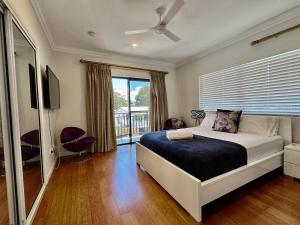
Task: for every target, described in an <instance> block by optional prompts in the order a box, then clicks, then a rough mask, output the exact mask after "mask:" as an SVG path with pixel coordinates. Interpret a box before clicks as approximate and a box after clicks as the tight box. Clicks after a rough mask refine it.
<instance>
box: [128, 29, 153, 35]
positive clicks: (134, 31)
mask: <svg viewBox="0 0 300 225" xmlns="http://www.w3.org/2000/svg"><path fill="white" fill-rule="evenodd" d="M150 30H151V29H143V30H130V31H125V34H126V35H131V34H142V33H146V32H148V31H150Z"/></svg>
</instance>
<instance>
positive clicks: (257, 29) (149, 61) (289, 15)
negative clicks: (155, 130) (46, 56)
mask: <svg viewBox="0 0 300 225" xmlns="http://www.w3.org/2000/svg"><path fill="white" fill-rule="evenodd" d="M30 2H31V4H32V6H33V9H34V11H35V13H36V15H37V17H38V20H39V22H40V24H41V26H42V29H43V31H44V33H45V35H46V37H47V39H48V42H49V44H50V46H51V48H52V50H53V51H56V52H64V53H69V54H76V55H84V56H89V57H96V58H104V59H107V60H122V61H126V62H131V63H139V64H143V65H145V66H149V67H153V66H154V67H155V66H156V67H157V66H158V67H165V68H179V67H181V66H184V65H186V64H188V63H191V62H193V61H196V60H199V59H201V58H203V57H205V56H207V55H209V54H212V53H214V52H216V51H219V50H221V49H223V48H226V47H228V46H230V45H233V44H235V43H237V42H240V41H242V40H244V39H247V38H249V37H251V36H254V35H256V34H259V33H261V32H263V31H266V30H269V29H271V28H274V27H276V26H278V25H280V24H283V23H287V24H286V25H287V26H289V23H288V22H290V24H292V22H291V20H292V19H294V18H296V17H298V16H300V6H298V7H295V8H293V9H291V10H288V11H286V12H284V13H282V14H280V15H278V16H275V17H273V18H271V19H269V20H267V21H264V22H262V23H260V24H258V25H255V26H253V27H252V28H250V29H248V30H246V31H244V32H242V33H240V34H238V35H235V37H233V38H229V39H228V40H226V41H224V42H222V43H220V44H217V45H214V46H212V47H210V48H208V49H206V50H203V51H201V52H200V53H198V54H195V55H194V56H191V57H188V58H186V59H183V60H181V61H179V62H177V63H171V62H163V61H160V60H155V59H153V58H147V57H141V56H130V55H122V54H120V53H106V52H105V53H104V52H100V51H88V50H84V49H77V48H72V47H66V46H58V45H56V44H55V42H54V38H53V36H52V34H51V31H50V29H49V26H48V23H47V20H46V19H45V18H44V14H43V13H42V10H41V7H40V5H39V3H38V0H30Z"/></svg>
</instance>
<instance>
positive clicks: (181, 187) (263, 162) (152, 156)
mask: <svg viewBox="0 0 300 225" xmlns="http://www.w3.org/2000/svg"><path fill="white" fill-rule="evenodd" d="M247 116H250V115H247ZM251 117H255V116H251ZM277 118H280V128H279V134H280V135H281V136H282V137H283V138H284V141H285V144H288V143H291V142H292V123H291V118H289V117H277ZM136 162H137V164H138V165H139V166H141V167H143V169H144V170H145V171H147V173H148V174H150V175H151V176H152V177H153V178H154V179H155V180H156V181H157V182H158V183H159V184H160V185H161V186H162V187H163V188H164V189H165V190H166V191H167V192H168V193H169V194H170V195H171V196H172V197H173V198H174V199H175V200H176V201H177V202H178V203H179V204H180V205H181V206H182V207H183V208H184V209H185V210H186V211H188V212H189V213H190V214H191V215H192V217H194V218H195V220H196V221H197V222H201V220H202V206H204V205H205V204H207V203H209V202H211V201H213V200H215V199H217V198H219V197H221V196H223V195H225V194H227V193H229V192H231V191H233V190H235V189H237V188H239V187H241V186H243V185H244V184H246V183H248V182H250V181H252V180H255V179H256V178H258V177H260V176H262V175H264V174H266V173H268V172H270V171H272V170H274V169H276V168H279V167H281V166H282V165H283V151H280V152H276V153H274V154H272V155H269V156H267V157H265V158H262V159H260V160H257V161H255V162H252V163H249V164H247V165H245V166H242V167H239V168H237V169H235V170H232V171H229V172H227V173H225V174H222V175H219V176H217V177H214V178H211V179H209V180H206V181H204V182H201V180H199V179H198V178H195V177H194V176H192V175H190V174H188V173H187V172H185V171H184V170H182V169H180V168H179V167H177V166H175V165H174V164H172V163H170V162H169V161H167V160H165V159H164V158H162V157H160V156H159V155H157V154H156V153H154V152H153V151H151V150H149V149H148V148H146V147H145V146H143V145H141V144H139V143H137V144H136Z"/></svg>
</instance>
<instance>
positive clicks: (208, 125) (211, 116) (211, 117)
mask: <svg viewBox="0 0 300 225" xmlns="http://www.w3.org/2000/svg"><path fill="white" fill-rule="evenodd" d="M215 119H216V113H214V112H208V113H206V116H205V118H204V120H203V121H202V123H201V125H200V127H201V128H205V129H209V130H212V126H213V125H214V122H215Z"/></svg>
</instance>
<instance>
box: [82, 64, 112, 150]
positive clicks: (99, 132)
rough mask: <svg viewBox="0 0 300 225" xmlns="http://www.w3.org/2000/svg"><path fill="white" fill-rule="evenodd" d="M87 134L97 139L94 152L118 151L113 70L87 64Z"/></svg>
mask: <svg viewBox="0 0 300 225" xmlns="http://www.w3.org/2000/svg"><path fill="white" fill-rule="evenodd" d="M86 91H87V101H86V115H87V133H88V134H89V135H91V136H94V137H95V138H96V142H95V145H94V147H93V150H92V151H93V152H107V151H111V150H115V149H116V146H117V144H116V131H115V122H114V110H113V109H114V106H113V102H114V101H113V89H112V76H111V68H110V66H108V65H103V64H94V63H89V64H87V87H86Z"/></svg>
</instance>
